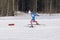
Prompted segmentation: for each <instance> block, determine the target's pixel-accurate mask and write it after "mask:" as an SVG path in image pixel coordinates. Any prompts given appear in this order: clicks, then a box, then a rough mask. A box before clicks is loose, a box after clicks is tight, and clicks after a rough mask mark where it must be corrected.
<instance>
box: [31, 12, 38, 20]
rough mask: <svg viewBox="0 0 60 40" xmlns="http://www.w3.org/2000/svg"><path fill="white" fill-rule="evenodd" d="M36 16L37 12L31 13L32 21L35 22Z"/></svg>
mask: <svg viewBox="0 0 60 40" xmlns="http://www.w3.org/2000/svg"><path fill="white" fill-rule="evenodd" d="M35 16H38V15H37V14H36V13H35V12H31V17H32V20H35Z"/></svg>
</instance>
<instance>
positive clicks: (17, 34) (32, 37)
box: [0, 14, 60, 40]
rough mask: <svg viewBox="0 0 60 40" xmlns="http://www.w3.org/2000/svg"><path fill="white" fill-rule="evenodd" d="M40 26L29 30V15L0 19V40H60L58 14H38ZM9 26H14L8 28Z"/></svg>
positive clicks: (59, 18)
mask: <svg viewBox="0 0 60 40" xmlns="http://www.w3.org/2000/svg"><path fill="white" fill-rule="evenodd" d="M39 15H40V16H39V17H36V20H37V21H38V23H39V24H41V25H34V27H33V28H30V27H29V26H28V24H30V18H31V17H30V15H29V14H24V15H20V16H9V17H7V16H6V17H0V40H60V14H53V15H51V16H50V15H49V14H39ZM9 24H14V25H12V26H10V25H9Z"/></svg>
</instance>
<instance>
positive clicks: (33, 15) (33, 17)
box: [29, 10, 39, 27]
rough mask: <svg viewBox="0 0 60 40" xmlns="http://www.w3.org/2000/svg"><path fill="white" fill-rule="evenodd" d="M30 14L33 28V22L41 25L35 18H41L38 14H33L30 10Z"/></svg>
mask: <svg viewBox="0 0 60 40" xmlns="http://www.w3.org/2000/svg"><path fill="white" fill-rule="evenodd" d="M29 13H30V14H31V21H30V23H31V27H33V24H32V22H35V23H36V25H39V23H38V22H37V21H36V20H35V16H39V15H38V14H36V13H35V12H31V11H30V10H29Z"/></svg>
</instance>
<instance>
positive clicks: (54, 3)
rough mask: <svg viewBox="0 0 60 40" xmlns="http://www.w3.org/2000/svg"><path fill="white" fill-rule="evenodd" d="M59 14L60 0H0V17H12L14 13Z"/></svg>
mask: <svg viewBox="0 0 60 40" xmlns="http://www.w3.org/2000/svg"><path fill="white" fill-rule="evenodd" d="M28 10H32V11H35V12H39V13H60V0H0V16H13V15H14V12H15V11H22V12H27V11H28Z"/></svg>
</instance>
